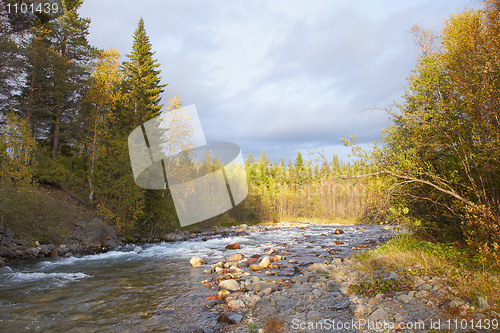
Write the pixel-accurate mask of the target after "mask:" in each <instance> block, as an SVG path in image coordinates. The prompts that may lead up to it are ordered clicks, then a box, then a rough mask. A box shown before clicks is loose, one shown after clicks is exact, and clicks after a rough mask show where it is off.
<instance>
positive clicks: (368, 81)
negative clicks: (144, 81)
mask: <svg viewBox="0 0 500 333" xmlns="http://www.w3.org/2000/svg"><path fill="white" fill-rule="evenodd" d="M479 6H480V3H478V2H477V1H475V0H460V1H458V0H457V1H453V2H451V1H442V2H436V1H431V0H425V1H421V0H412V1H406V2H402V1H379V2H377V3H375V2H373V1H368V0H365V1H358V2H356V4H354V5H353V4H352V3H349V4H348V3H347V2H345V3H344V2H331V1H314V2H306V1H303V0H301V1H299V0H297V1H285V0H280V1H277V0H276V1H251V2H250V1H211V2H209V1H201V0H198V1H174V0H172V1H141V2H137V1H131V0H127V1H123V0H121V1H118V0H107V1H99V0H85V2H84V5H83V7H82V9H81V14H82V16H87V17H90V18H91V19H92V24H91V28H90V36H89V39H90V41H91V43H93V44H94V45H96V46H98V47H100V48H106V47H110V46H112V47H115V48H117V49H118V50H119V51H120V52H121V54H122V56H124V55H125V54H128V53H129V52H130V50H131V46H132V40H133V37H132V35H133V32H134V30H135V29H136V27H137V22H138V20H139V18H140V17H141V16H142V17H143V18H144V20H145V24H146V30H147V32H148V34H149V36H150V39H151V42H152V44H153V48H154V50H155V51H156V57H157V58H158V60H159V63H160V64H161V69H162V77H163V81H164V83H169V85H168V86H167V88H166V90H165V93H164V100H163V101H164V103H168V98H169V97H171V96H173V95H174V94H175V93H177V94H178V95H179V96H180V98H181V102H182V103H183V104H185V105H189V104H196V106H197V109H198V112H199V115H200V119H201V121H202V124H203V127H204V129H205V132H206V137H207V139H209V140H212V141H231V142H235V143H238V144H239V145H240V146H241V147H242V151H243V152H244V153H245V154H246V153H248V152H249V151H253V152H254V153H255V154H256V155H258V154H259V153H260V151H261V150H265V151H266V152H268V155H269V156H270V157H271V159H273V160H278V159H281V157H284V158H285V160H288V158H292V159H293V158H294V157H295V155H296V153H297V150H298V149H301V150H304V149H307V148H313V147H314V146H318V147H319V148H325V149H326V150H327V151H329V153H333V152H334V151H336V152H338V153H339V154H340V155H341V156H342V157H345V156H346V153H345V149H342V148H339V144H340V142H339V138H341V137H347V136H349V135H350V134H355V135H357V136H358V137H359V138H360V139H364V140H371V139H372V138H377V137H378V136H379V135H380V133H381V129H382V128H384V127H387V126H388V125H389V123H388V121H387V115H386V114H385V113H384V112H381V111H364V112H363V110H364V109H366V108H369V107H371V106H374V105H375V106H379V107H384V106H388V105H390V104H391V103H392V101H393V100H398V99H400V96H401V95H402V94H403V86H404V85H405V84H406V77H407V76H409V74H410V71H411V69H412V68H413V67H414V65H415V57H416V48H415V47H414V46H413V43H412V38H411V36H410V35H409V34H408V33H407V31H408V30H409V29H410V28H411V27H412V26H413V25H414V24H416V23H418V24H421V25H422V26H423V27H425V28H429V29H431V30H433V31H435V32H438V31H440V30H441V29H442V26H443V21H444V19H446V18H448V17H449V16H450V14H452V13H457V12H459V11H461V10H462V9H463V8H464V7H479Z"/></svg>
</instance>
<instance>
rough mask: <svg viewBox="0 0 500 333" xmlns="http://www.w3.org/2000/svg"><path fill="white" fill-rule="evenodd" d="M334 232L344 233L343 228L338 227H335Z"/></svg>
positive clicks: (336, 233) (337, 233)
mask: <svg viewBox="0 0 500 333" xmlns="http://www.w3.org/2000/svg"><path fill="white" fill-rule="evenodd" d="M334 232H335V235H341V234H343V233H344V230H342V229H340V228H337V229H335V231H334Z"/></svg>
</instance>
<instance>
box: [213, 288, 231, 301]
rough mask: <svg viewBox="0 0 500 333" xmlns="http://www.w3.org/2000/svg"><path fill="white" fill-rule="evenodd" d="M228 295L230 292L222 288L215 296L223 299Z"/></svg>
mask: <svg viewBox="0 0 500 333" xmlns="http://www.w3.org/2000/svg"><path fill="white" fill-rule="evenodd" d="M229 295H231V293H230V292H229V291H227V290H224V289H223V290H220V291H219V292H218V293H217V295H216V297H217V298H219V299H225V298H226V297H228V296H229Z"/></svg>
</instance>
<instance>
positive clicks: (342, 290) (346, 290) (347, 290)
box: [339, 287, 349, 295]
mask: <svg viewBox="0 0 500 333" xmlns="http://www.w3.org/2000/svg"><path fill="white" fill-rule="evenodd" d="M339 291H340V292H341V293H342V294H344V295H347V294H348V293H349V288H347V287H341V288H340V289H339Z"/></svg>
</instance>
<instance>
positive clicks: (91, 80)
mask: <svg viewBox="0 0 500 333" xmlns="http://www.w3.org/2000/svg"><path fill="white" fill-rule="evenodd" d="M82 2H83V0H63V1H61V2H60V8H61V10H62V12H61V14H60V15H59V16H57V17H54V18H51V19H49V20H47V19H45V21H44V20H43V17H41V16H40V17H37V18H36V19H37V20H40V21H37V22H36V24H33V25H30V26H27V27H22V28H18V26H19V22H17V21H16V17H13V16H9V15H8V14H7V12H6V8H3V12H2V15H1V21H0V63H1V64H2V66H1V67H0V164H1V169H0V224H1V225H5V226H8V227H9V228H11V229H12V230H14V231H15V232H16V233H18V234H21V235H24V237H26V238H27V239H39V240H46V241H57V234H58V233H61V232H63V230H64V225H62V224H61V223H62V222H61V221H64V220H67V219H71V218H74V216H75V215H78V214H88V215H91V216H96V217H100V218H102V219H103V220H104V221H106V223H108V224H109V225H110V226H111V227H113V228H114V229H115V230H116V231H117V232H118V233H121V234H124V235H126V234H131V233H137V232H140V233H144V234H147V235H150V237H151V238H152V239H153V238H154V236H155V235H161V234H162V233H165V232H167V231H169V230H172V229H176V228H179V223H178V220H177V215H176V212H175V208H174V206H173V202H172V198H171V196H169V195H168V194H167V195H165V191H163V190H144V189H141V188H140V187H138V186H136V184H135V182H134V178H133V175H132V172H131V165H130V158H129V155H128V148H127V138H128V135H129V133H130V132H131V131H132V130H133V129H134V128H136V127H137V126H139V125H140V124H141V123H143V122H145V121H147V120H149V119H152V118H154V117H155V116H157V115H158V114H159V113H160V112H161V110H162V109H166V110H172V109H176V108H179V107H180V106H181V105H182V104H181V103H182V101H181V100H180V99H179V97H178V96H172V97H170V98H169V101H168V102H166V101H162V99H161V96H162V93H163V91H164V88H165V84H161V75H160V74H161V71H160V69H159V67H160V64H159V63H158V61H157V60H156V59H155V55H154V47H153V45H152V44H151V42H150V40H149V37H148V35H147V32H146V29H145V23H144V21H143V20H142V19H141V20H140V21H139V23H138V25H137V29H136V31H135V33H134V36H133V38H134V42H133V45H131V51H130V53H129V54H127V55H126V60H125V61H124V62H122V63H120V54H119V52H118V51H117V50H114V49H112V48H109V49H106V50H100V49H98V48H96V47H93V46H92V45H90V44H89V42H88V39H87V36H88V34H89V32H88V29H89V25H90V19H89V18H83V17H80V15H79V13H78V9H79V7H80V6H81V5H82ZM412 32H413V36H414V37H415V41H416V43H417V45H418V47H419V49H420V50H419V58H418V60H417V64H416V67H415V68H414V70H413V71H412V72H411V73H410V74H409V77H408V87H407V88H406V90H405V94H404V96H403V102H402V103H399V104H394V105H392V106H391V107H387V108H385V111H386V112H387V114H388V115H389V116H390V118H391V120H392V125H391V126H390V127H389V128H387V129H386V130H385V132H384V133H383V141H382V142H374V143H373V144H372V145H371V148H370V149H362V148H361V146H360V145H359V144H358V142H357V141H356V138H355V136H354V135H355V134H356V133H353V136H351V137H350V138H346V139H344V143H345V144H346V145H347V146H350V147H352V151H353V155H354V156H355V157H356V158H357V159H356V160H354V161H353V162H349V163H344V162H342V161H341V160H339V159H338V157H337V156H325V154H324V153H323V152H322V151H315V150H311V151H309V152H308V154H307V156H306V157H303V156H302V154H301V153H300V152H299V153H298V155H297V157H296V159H295V160H293V161H292V160H289V161H284V160H281V161H270V160H269V158H268V157H267V155H266V153H265V152H264V151H262V152H260V155H259V156H258V157H257V156H256V155H254V154H253V153H250V154H249V155H248V156H247V157H246V163H245V166H246V170H247V178H248V182H249V183H248V184H249V195H248V196H247V198H246V199H245V200H244V201H243V202H242V203H241V204H240V205H239V206H237V207H236V208H235V209H232V210H230V211H228V212H226V213H224V214H222V215H220V216H217V217H215V218H213V219H211V220H208V221H205V222H203V223H202V225H213V224H219V223H223V224H239V223H251V222H260V221H271V222H272V221H280V220H300V219H309V220H315V221H327V222H335V221H340V220H343V221H345V220H349V221H360V222H370V223H382V224H395V223H400V224H403V225H404V226H405V227H406V228H408V229H410V230H413V231H414V232H415V234H417V235H419V237H422V238H424V239H426V240H432V241H435V242H444V243H456V244H460V245H461V246H464V247H467V248H469V249H472V250H473V251H476V252H477V253H480V254H481V255H482V256H484V257H485V258H492V259H494V260H498V259H499V258H498V254H499V253H500V160H499V151H500V1H499V0H488V1H485V2H484V6H483V8H481V9H479V10H466V11H464V12H461V13H459V14H456V15H454V16H452V17H451V18H450V19H449V20H447V21H446V23H445V28H444V30H443V31H442V32H440V33H439V34H432V33H431V32H429V31H427V30H425V29H422V28H420V27H418V26H415V27H414V28H413V30H412ZM167 81H168V78H167ZM303 153H305V152H303ZM256 154H259V152H256ZM167 193H168V191H167ZM55 194H57V196H56V195H55Z"/></svg>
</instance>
